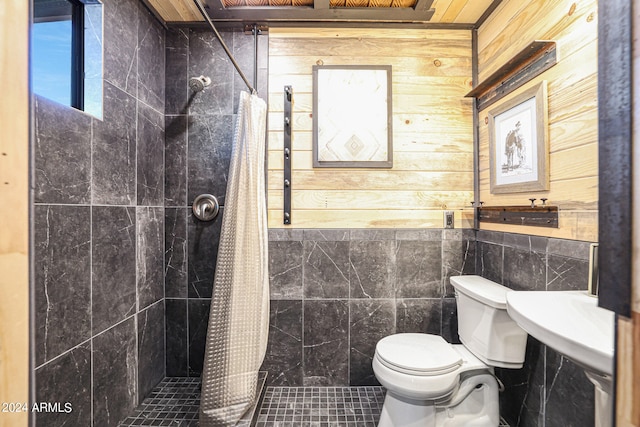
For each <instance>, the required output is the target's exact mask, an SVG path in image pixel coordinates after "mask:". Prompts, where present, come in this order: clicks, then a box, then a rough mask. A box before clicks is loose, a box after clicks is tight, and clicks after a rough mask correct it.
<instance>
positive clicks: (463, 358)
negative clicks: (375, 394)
mask: <svg viewBox="0 0 640 427" xmlns="http://www.w3.org/2000/svg"><path fill="white" fill-rule="evenodd" d="M451 284H452V285H453V286H454V288H455V289H456V304H457V307H458V333H459V335H460V340H461V342H462V344H456V345H452V344H449V343H447V342H446V341H445V340H444V339H443V338H442V337H441V336H438V335H430V334H420V333H406V334H395V335H390V336H387V337H385V338H383V339H381V340H380V341H379V342H378V343H377V345H376V352H375V355H374V357H373V363H372V364H373V371H374V373H375V375H376V378H377V379H378V381H379V382H380V384H382V385H383V386H384V387H385V388H386V389H387V395H386V397H385V401H384V405H383V408H382V413H381V416H380V422H379V424H378V427H400V426H402V427H458V426H459V427H463V426H464V427H489V426H491V427H496V426H498V424H499V421H500V416H499V405H498V382H497V380H496V378H495V376H494V374H493V367H494V366H498V367H504V368H514V369H517V368H521V367H522V363H523V362H524V352H525V347H526V340H527V333H526V332H525V331H524V330H522V329H521V328H520V327H519V326H518V325H517V324H516V323H515V322H514V321H513V320H512V319H511V318H510V317H509V316H508V314H507V312H506V298H505V294H506V292H507V290H508V288H505V287H504V286H501V285H499V284H497V283H494V282H491V281H489V280H486V279H483V278H482V277H479V276H455V277H452V278H451Z"/></svg>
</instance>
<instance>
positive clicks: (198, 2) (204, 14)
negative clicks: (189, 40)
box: [193, 0, 257, 93]
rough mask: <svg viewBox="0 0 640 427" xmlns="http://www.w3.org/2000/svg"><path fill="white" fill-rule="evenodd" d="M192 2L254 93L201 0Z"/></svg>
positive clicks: (250, 90) (250, 89) (252, 88)
mask: <svg viewBox="0 0 640 427" xmlns="http://www.w3.org/2000/svg"><path fill="white" fill-rule="evenodd" d="M193 2H194V3H195V4H196V6H197V7H198V10H199V11H200V13H201V14H202V16H203V17H204V19H205V20H206V21H207V22H208V23H209V26H210V27H211V29H212V30H213V33H214V34H215V35H216V37H217V38H218V41H219V42H220V44H221V45H222V48H223V49H224V51H225V53H226V54H227V56H228V57H229V59H230V60H231V63H232V64H233V66H234V67H236V71H237V72H238V74H240V77H242V80H244V83H245V84H246V85H247V87H248V88H249V92H251V93H256V89H255V88H254V87H253V86H251V83H249V79H247V76H245V75H244V73H243V72H242V70H241V69H240V66H239V65H238V62H237V61H236V59H235V58H234V57H233V54H232V53H231V51H230V50H229V48H228V47H227V44H226V43H225V42H224V40H222V36H220V33H219V32H218V30H217V29H216V26H215V25H213V21H212V20H211V18H210V17H209V14H208V13H207V11H206V10H205V8H204V5H203V4H202V1H201V0H193ZM256 34H257V29H256Z"/></svg>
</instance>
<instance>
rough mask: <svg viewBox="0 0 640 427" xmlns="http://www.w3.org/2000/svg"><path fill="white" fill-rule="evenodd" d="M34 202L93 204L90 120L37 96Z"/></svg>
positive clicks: (34, 145) (77, 112)
mask: <svg viewBox="0 0 640 427" xmlns="http://www.w3.org/2000/svg"><path fill="white" fill-rule="evenodd" d="M34 101H35V102H34V105H35V108H34V112H35V114H34V123H35V132H34V136H35V138H34V144H33V159H34V176H35V179H34V192H33V193H34V194H33V197H34V201H35V202H36V203H65V204H87V203H89V202H90V201H91V184H90V183H91V117H89V116H88V115H86V114H83V113H81V112H79V111H77V110H74V109H73V108H70V107H66V106H63V105H60V104H57V103H55V102H53V101H50V100H48V99H46V98H43V97H41V96H37V95H36V96H34Z"/></svg>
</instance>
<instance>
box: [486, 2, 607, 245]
mask: <svg viewBox="0 0 640 427" xmlns="http://www.w3.org/2000/svg"><path fill="white" fill-rule="evenodd" d="M597 30H598V26H597V1H596V0H579V1H574V2H570V1H566V0H562V1H560V0H532V1H528V2H522V1H520V0H505V1H503V2H502V3H501V5H500V6H499V7H498V8H497V9H496V10H495V11H494V13H493V14H492V15H491V16H490V17H489V19H487V21H486V22H485V23H484V24H483V25H482V26H481V27H480V29H479V30H478V72H479V81H480V82H481V81H483V79H485V78H486V77H487V76H489V75H491V73H492V72H494V71H495V70H496V69H498V68H499V67H500V66H502V65H503V64H504V63H505V62H506V61H508V60H509V59H510V58H512V57H513V56H514V55H515V54H516V53H518V52H519V51H521V50H522V49H523V48H524V47H525V46H526V45H527V44H529V43H530V42H531V41H533V40H554V41H555V42H556V43H557V54H558V64H557V65H555V66H554V67H553V68H551V69H550V70H548V71H546V72H545V73H543V74H542V75H541V76H539V77H537V78H535V79H534V80H532V81H531V82H529V83H528V84H526V85H524V86H523V87H522V88H519V89H518V90H516V91H514V93H513V94H510V96H509V97H507V98H505V99H504V100H505V101H506V100H507V99H509V98H511V97H513V96H516V95H517V94H519V93H521V92H522V91H523V90H526V89H528V88H530V87H532V86H534V85H536V84H538V83H539V82H540V81H542V80H546V81H547V82H548V102H549V138H550V161H549V162H550V165H549V167H550V181H551V182H550V191H546V192H528V193H514V194H506V195H505V194H502V195H493V194H490V187H489V133H488V125H487V124H485V118H486V117H487V111H488V110H490V109H492V108H495V107H496V106H497V105H499V104H494V105H493V106H490V107H489V108H488V109H487V111H480V112H479V124H480V125H479V126H480V129H479V135H480V200H482V201H484V202H485V205H525V204H528V203H529V201H528V199H529V198H531V197H535V198H537V199H540V198H542V197H546V198H548V199H549V200H548V202H547V203H548V204H551V205H555V206H558V207H559V209H560V217H559V225H560V227H559V228H558V229H548V228H537V227H522V226H505V225H502V224H487V223H482V224H481V228H482V229H488V230H497V231H508V232H513V233H525V234H531V235H540V236H549V237H558V238H566V239H577V240H587V241H597V238H598V229H597V226H598V210H597V209H598V145H597V144H598V105H597V80H598V79H597V65H598V49H597Z"/></svg>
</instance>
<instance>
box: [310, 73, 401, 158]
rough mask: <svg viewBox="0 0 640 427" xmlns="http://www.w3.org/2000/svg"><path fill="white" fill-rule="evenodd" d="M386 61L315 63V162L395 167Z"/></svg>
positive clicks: (389, 81) (390, 94)
mask: <svg viewBox="0 0 640 427" xmlns="http://www.w3.org/2000/svg"><path fill="white" fill-rule="evenodd" d="M391 83H392V80H391V66H390V65H314V66H313V167H315V168H323V167H328V168H391V167H393V129H392V118H393V111H392V110H393V109H392V100H393V98H392V89H391Z"/></svg>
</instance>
